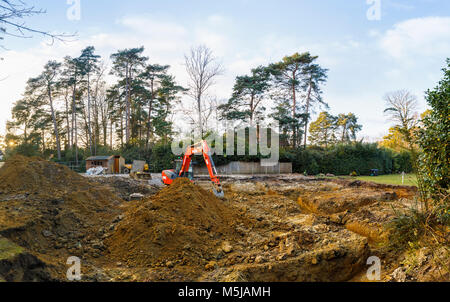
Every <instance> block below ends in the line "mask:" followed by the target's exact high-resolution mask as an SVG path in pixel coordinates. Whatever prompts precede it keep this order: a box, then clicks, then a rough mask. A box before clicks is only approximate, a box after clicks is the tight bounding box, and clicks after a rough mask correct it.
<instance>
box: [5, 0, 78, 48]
mask: <svg viewBox="0 0 450 302" xmlns="http://www.w3.org/2000/svg"><path fill="white" fill-rule="evenodd" d="M44 13H45V11H44V10H42V9H37V8H35V7H34V6H30V5H27V4H26V3H25V1H22V0H0V34H4V35H9V36H14V37H20V38H31V35H32V34H39V35H42V36H45V37H49V38H51V41H52V43H53V42H54V41H55V40H59V41H64V40H65V39H66V38H68V37H73V36H74V35H73V34H52V33H50V32H48V31H43V30H38V29H35V28H31V27H28V26H27V25H26V24H25V23H24V22H22V20H23V19H24V18H26V17H31V16H34V15H40V14H44ZM2 39H3V38H2V37H0V40H2Z"/></svg>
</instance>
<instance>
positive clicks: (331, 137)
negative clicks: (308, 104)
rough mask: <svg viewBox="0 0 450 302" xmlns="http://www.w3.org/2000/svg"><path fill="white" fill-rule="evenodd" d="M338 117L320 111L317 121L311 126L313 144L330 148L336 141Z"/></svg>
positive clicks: (310, 138)
mask: <svg viewBox="0 0 450 302" xmlns="http://www.w3.org/2000/svg"><path fill="white" fill-rule="evenodd" d="M336 120H337V118H336V117H334V116H332V115H331V114H329V113H328V112H322V113H320V115H319V117H318V118H317V120H316V121H314V122H312V123H311V125H310V127H309V134H310V136H309V141H310V143H311V144H312V145H316V146H320V147H325V148H328V147H329V146H330V145H332V144H334V143H336V134H335V132H336Z"/></svg>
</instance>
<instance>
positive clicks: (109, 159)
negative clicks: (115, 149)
mask: <svg viewBox="0 0 450 302" xmlns="http://www.w3.org/2000/svg"><path fill="white" fill-rule="evenodd" d="M96 167H103V168H106V174H120V173H122V171H123V168H124V167H125V158H123V157H122V156H120V155H109V156H91V157H89V158H87V159H86V171H87V170H89V169H91V168H96Z"/></svg>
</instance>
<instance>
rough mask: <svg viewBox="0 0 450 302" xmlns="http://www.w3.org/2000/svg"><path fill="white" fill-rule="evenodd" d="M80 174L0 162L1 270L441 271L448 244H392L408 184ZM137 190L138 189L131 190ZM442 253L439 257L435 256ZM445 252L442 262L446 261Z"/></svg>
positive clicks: (186, 276) (337, 274)
mask: <svg viewBox="0 0 450 302" xmlns="http://www.w3.org/2000/svg"><path fill="white" fill-rule="evenodd" d="M152 176H153V180H151V181H149V182H147V181H146V182H142V181H136V180H133V179H131V178H129V177H126V176H125V177H124V176H113V177H101V176H98V177H85V176H82V175H79V174H76V173H74V172H72V171H70V170H69V169H68V168H66V167H63V166H59V165H57V164H54V163H50V162H47V161H43V160H40V159H38V158H31V159H30V158H24V157H20V156H18V157H15V158H13V159H11V160H9V161H8V162H7V163H6V164H5V165H4V166H3V167H2V168H1V169H0V280H3V281H67V277H66V272H67V269H68V268H69V265H68V264H67V259H68V258H69V257H71V256H76V257H79V258H80V259H81V271H82V281H87V282H89V281H368V280H367V277H366V272H367V269H368V268H369V265H368V264H367V260H368V259H369V257H371V256H376V257H378V258H379V259H381V266H382V267H381V281H448V280H449V279H448V278H449V276H448V270H447V271H446V270H445V266H446V265H447V267H448V264H449V262H448V257H447V258H445V257H444V258H442V257H439V259H435V256H434V255H435V254H439V255H440V256H442V255H443V254H445V253H448V249H446V248H445V247H443V250H442V251H437V252H436V251H431V250H427V249H426V248H422V249H418V250H417V255H416V256H417V257H415V258H414V259H416V260H417V259H418V261H408V259H409V258H408V257H410V253H409V254H408V252H407V251H404V250H396V249H393V248H392V247H391V245H390V244H389V231H388V229H387V228H386V226H387V225H388V224H389V223H390V222H391V221H392V219H393V218H394V217H395V211H396V210H402V209H406V208H407V207H408V206H410V205H411V204H412V203H413V202H414V196H415V193H416V189H415V187H401V186H389V185H380V184H374V183H369V182H361V181H357V180H352V179H318V178H314V177H305V176H302V175H278V176H277V175H275V176H233V177H224V178H222V183H223V188H224V191H225V199H223V200H221V199H218V198H217V197H215V196H214V195H213V194H212V193H211V190H210V182H209V181H208V178H207V177H200V178H198V180H197V181H196V184H193V183H191V182H190V181H189V180H187V179H177V180H176V181H175V183H174V184H173V185H171V186H170V187H165V186H163V185H161V183H160V181H159V178H158V177H160V176H159V175H158V174H155V175H152ZM132 194H135V195H136V194H137V196H141V198H138V199H137V200H136V199H133V198H129V197H130V195H132ZM442 259H444V262H442V261H443V260H442ZM445 261H447V262H445Z"/></svg>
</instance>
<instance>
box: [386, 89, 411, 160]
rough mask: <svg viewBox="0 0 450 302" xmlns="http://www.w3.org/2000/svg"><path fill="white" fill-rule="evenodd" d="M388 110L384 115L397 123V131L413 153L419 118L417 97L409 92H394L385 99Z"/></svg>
mask: <svg viewBox="0 0 450 302" xmlns="http://www.w3.org/2000/svg"><path fill="white" fill-rule="evenodd" d="M384 99H385V101H386V109H385V110H384V113H385V114H386V115H387V116H388V118H389V120H391V121H392V122H394V123H395V127H396V128H397V130H398V131H399V132H400V133H401V134H402V135H403V136H404V139H405V141H406V142H407V143H408V144H409V146H410V149H411V151H412V152H413V151H414V134H413V132H414V130H415V129H416V127H417V124H418V121H419V118H418V114H417V107H418V104H417V97H416V96H415V95H413V94H411V93H410V92H409V91H407V90H398V91H393V92H390V93H388V94H386V96H385V97H384Z"/></svg>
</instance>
